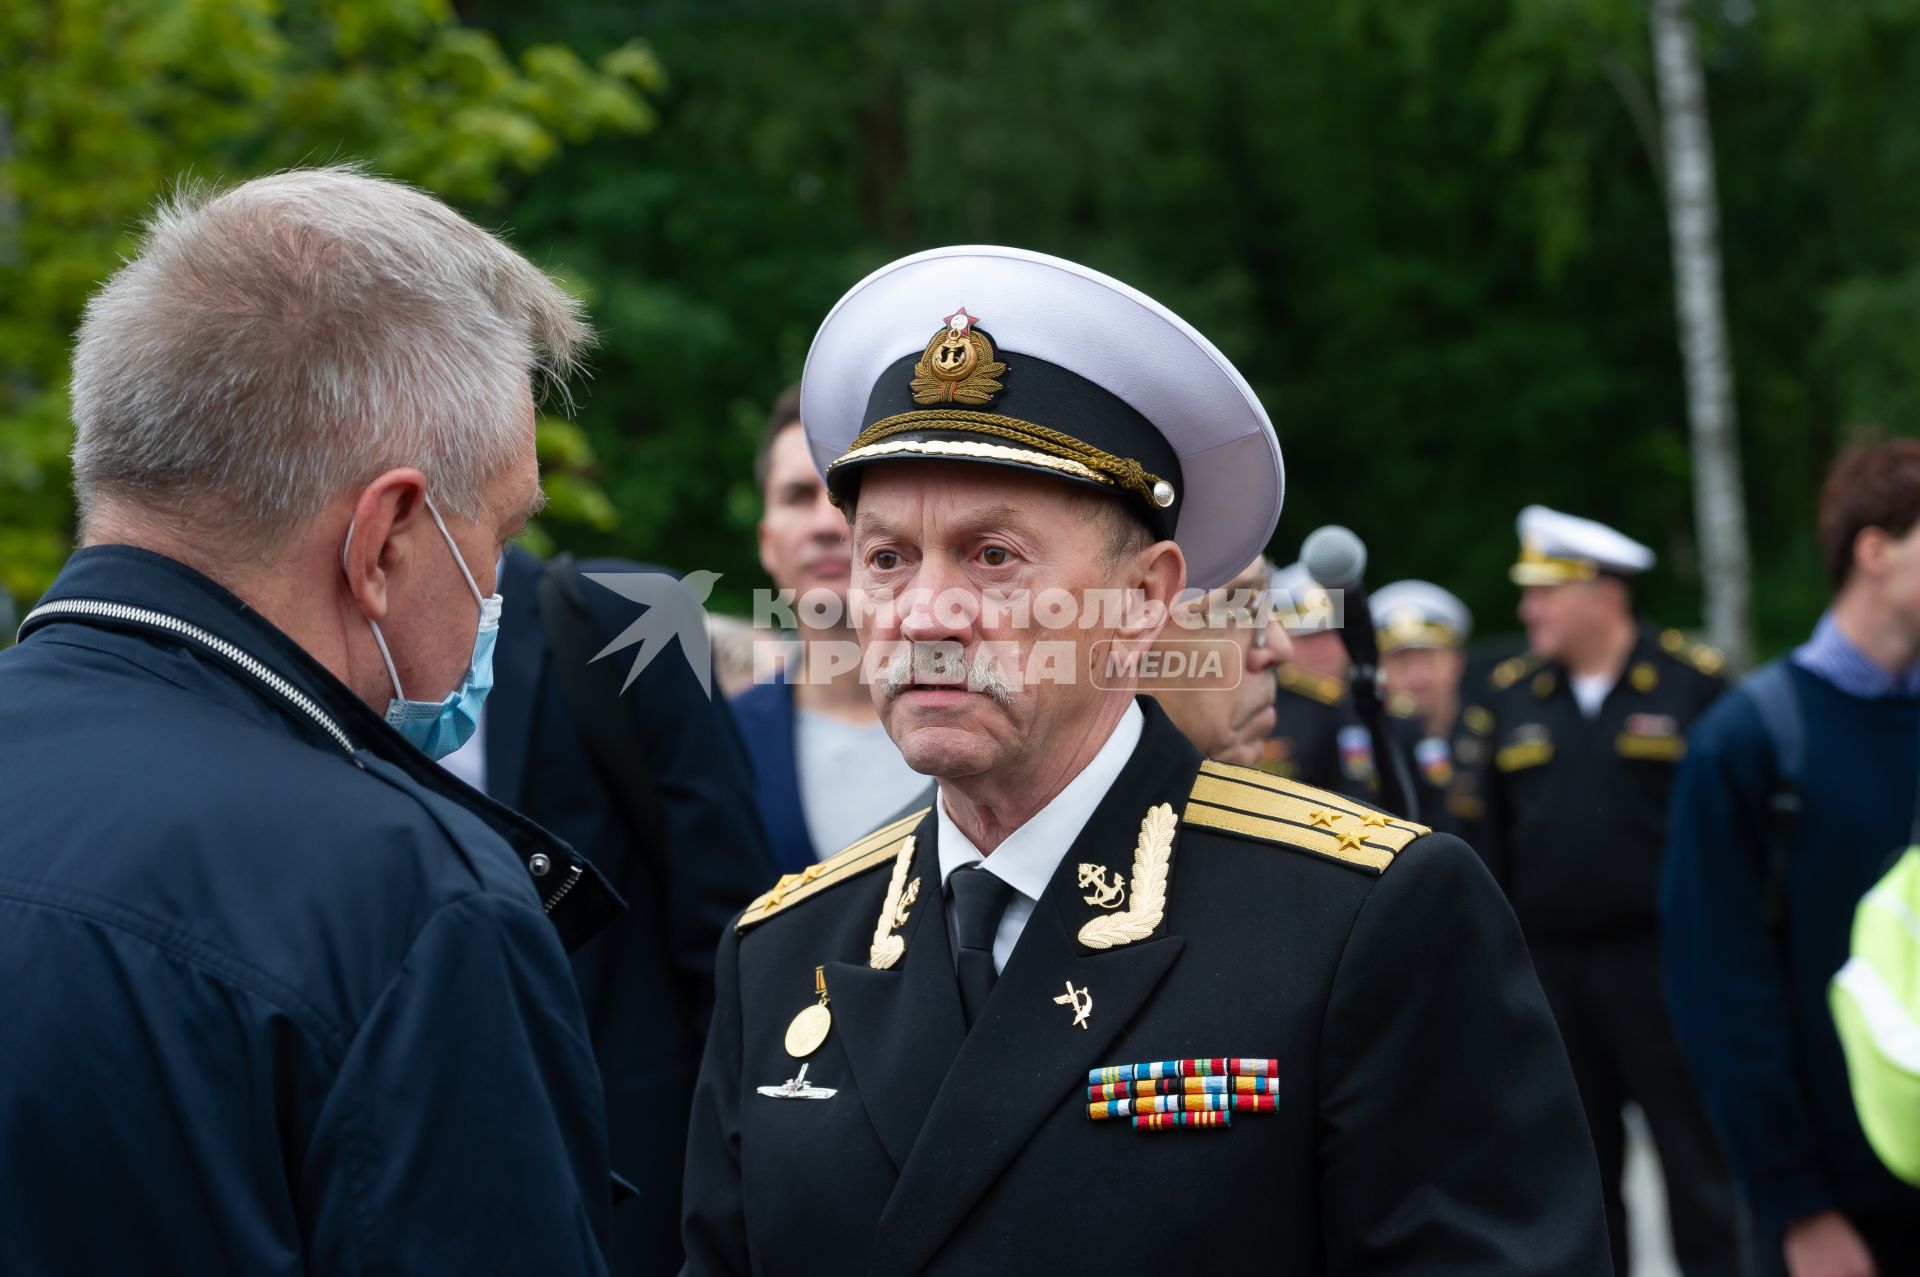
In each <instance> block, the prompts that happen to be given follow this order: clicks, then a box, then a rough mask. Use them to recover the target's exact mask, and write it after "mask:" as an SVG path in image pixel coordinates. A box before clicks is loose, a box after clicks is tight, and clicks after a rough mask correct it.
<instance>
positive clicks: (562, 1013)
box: [0, 547, 616, 1277]
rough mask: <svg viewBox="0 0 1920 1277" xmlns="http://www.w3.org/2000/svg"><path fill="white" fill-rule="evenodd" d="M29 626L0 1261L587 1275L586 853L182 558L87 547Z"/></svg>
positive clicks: (4, 917) (601, 892)
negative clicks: (506, 800)
mask: <svg viewBox="0 0 1920 1277" xmlns="http://www.w3.org/2000/svg"><path fill="white" fill-rule="evenodd" d="M81 600H91V601H99V602H103V603H105V604H106V605H108V606H107V607H93V608H92V609H91V610H93V611H96V612H110V613H111V615H105V616H96V617H80V616H78V615H76V613H77V612H78V611H79V610H80V609H81V607H82V605H81V604H80V603H79V602H78V601H81ZM49 605H52V606H51V607H50V606H49ZM162 618H174V619H172V620H167V619H162ZM24 633H25V636H24V639H23V641H22V642H21V643H20V645H19V646H18V647H16V648H13V649H11V650H9V651H7V652H5V653H0V812H4V813H5V819H4V822H0V972H4V973H5V977H6V978H5V979H4V980H3V981H0V1184H4V1185H5V1191H4V1192H0V1268H4V1269H5V1270H6V1271H7V1272H9V1273H11V1272H20V1273H135V1272H137V1273H144V1274H168V1273H180V1274H191V1275H192V1277H204V1275H205V1274H209V1273H247V1274H249V1275H250V1277H262V1275H266V1274H282V1273H304V1272H326V1273H383V1274H385V1273H408V1274H413V1273H423V1274H437V1273H460V1274H465V1273H480V1272H503V1273H535V1272H537V1273H542V1274H548V1273H555V1274H558V1273H566V1274H573V1273H597V1272H602V1271H604V1270H605V1265H604V1262H603V1259H602V1248H603V1245H604V1241H605V1237H606V1234H607V1232H608V1227H609V1223H608V1221H609V1204H610V1191H609V1179H608V1175H609V1168H608V1158H607V1149H606V1136H605V1131H604V1115H603V1110H602V1101H601V1092H600V1083H599V1077H598V1075H597V1073H596V1071H595V1068H594V1061H593V1055H592V1051H591V1049H590V1046H589V1043H588V1039H587V1028H586V1022H585V1019H584V1017H583V1016H582V1014H581V1009H580V1001H579V996H578V994H577V993H576V992H575V989H574V983H573V979H572V976H571V972H570V971H569V969H568V966H567V960H566V954H565V951H564V949H563V947H562V937H561V935H559V934H556V926H555V923H558V924H559V925H560V926H561V927H562V928H563V929H564V930H566V931H569V932H571V933H572V934H573V936H574V938H576V939H578V938H584V936H585V935H586V934H589V933H590V932H591V931H592V930H594V929H596V928H597V926H598V925H599V924H600V923H602V922H604V921H605V919H606V918H607V917H608V916H610V914H611V913H612V912H613V911H614V909H615V907H616V905H615V902H614V900H613V897H612V895H611V893H610V892H608V891H607V889H606V888H605V886H604V884H603V883H602V882H601V881H600V879H599V878H598V876H597V875H595V874H594V873H593V872H592V871H591V870H590V869H588V868H587V867H586V866H585V865H584V862H581V861H579V860H578V859H577V858H575V857H574V856H573V854H572V853H571V852H570V851H569V850H568V849H567V848H566V847H564V846H563V845H561V844H559V843H558V842H555V841H554V840H553V839H551V838H549V837H547V836H546V835H544V834H542V833H540V831H538V830H537V829H535V828H533V827H532V826H531V825H529V824H528V823H527V822H525V821H524V820H521V819H520V818H518V817H516V816H515V815H513V814H512V813H511V812H508V811H505V810H504V809H501V808H498V807H496V806H494V805H493V804H490V803H488V802H486V800H484V799H482V798H480V797H478V796H477V795H474V794H473V793H472V791H470V790H468V789H467V788H466V787H465V786H462V785H460V784H458V782H456V781H454V780H453V779H452V778H451V777H447V776H445V775H443V774H442V773H441V772H440V770H439V769H438V768H437V767H434V766H433V765H432V764H431V763H430V762H429V761H428V760H427V759H426V757H425V756H424V755H422V754H420V753H419V752H418V751H416V750H414V749H413V748H412V747H411V746H409V745H407V744H406V742H405V741H403V740H402V739H401V738H400V737H399V736H398V735H397V734H395V733H394V732H392V731H391V730H390V729H389V728H388V727H387V726H386V725H385V723H384V722H382V721H381V719H380V717H379V716H378V715H377V714H375V713H373V712H372V711H371V710H370V709H368V708H367V707H366V706H365V705H364V704H362V703H361V702H360V701H359V700H358V699H357V698H356V697H355V696H354V695H353V694H352V693H351V692H350V691H349V690H348V689H347V688H346V687H344V686H343V685H342V684H340V683H339V682H338V681H337V680H335V679H334V678H333V677H332V676H331V675H330V674H328V673H327V671H326V670H325V669H323V668H322V667H321V666H320V665H319V664H318V663H316V662H314V661H313V660H312V659H311V658H309V657H308V656H307V655H306V654H305V653H304V652H303V651H301V650H300V649H299V648H298V647H297V646H295V645H294V644H293V643H292V642H291V641H290V640H288V639H287V638H286V637H285V636H283V635H282V634H280V633H279V632H278V631H277V630H275V629H274V628H273V627H272V626H270V625H269V624H268V623H267V622H266V621H264V620H263V619H262V618H261V617H260V616H259V615H258V614H256V613H253V612H251V611H250V610H248V609H247V608H246V607H245V605H243V604H242V603H241V602H240V601H239V600H238V599H236V598H234V597H233V596H232V595H230V594H228V593H227V592H226V591H224V590H222V589H221V588H219V587H218V586H216V585H214V584H213V583H212V582H210V581H208V580H206V579H205V578H204V577H201V576H199V575H198V574H196V573H194V572H192V571H190V570H188V569H187V568H185V567H182V566H181V565H180V564H178V563H175V562H172V561H170V560H168V559H164V558H161V557H160V556H158V555H153V554H149V553H146V552H144V551H139V550H133V549H128V548H125V547H104V548H96V549H88V550H82V551H80V552H79V553H77V554H76V555H74V557H73V559H72V560H71V561H70V562H69V563H68V565H67V567H66V569H65V571H63V572H62V573H61V575H60V578H59V580H58V581H57V582H56V583H55V585H54V587H53V589H52V590H51V591H50V592H49V593H48V595H47V596H46V598H45V599H44V600H43V601H42V608H41V610H39V611H37V612H36V613H35V614H34V615H32V616H30V618H29V620H28V622H27V624H26V626H25V632H24ZM542 858H544V859H542ZM530 870H539V871H541V872H540V874H539V877H538V878H536V877H535V876H533V874H532V873H531V872H530ZM563 886H564V887H565V890H564V892H563V891H562V887H563ZM544 904H552V905H553V911H552V914H551V920H550V916H543V912H542V910H543V905H544Z"/></svg>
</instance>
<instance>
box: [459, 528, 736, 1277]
mask: <svg viewBox="0 0 1920 1277" xmlns="http://www.w3.org/2000/svg"><path fill="white" fill-rule="evenodd" d="M579 566H580V568H581V570H583V571H592V572H633V571H643V570H656V571H657V570H658V569H645V568H643V567H642V565H639V564H635V563H627V562H620V561H614V560H604V561H596V562H587V563H583V564H580V565H579ZM544 568H545V565H544V564H542V563H541V561H540V560H539V559H537V558H535V557H534V556H533V555H531V554H529V553H527V552H526V551H525V550H522V549H519V548H517V547H516V548H513V549H510V550H508V551H507V560H506V568H505V570H504V571H503V572H502V574H501V581H500V594H501V597H502V604H501V606H502V616H501V619H500V638H499V642H498V645H497V647H496V648H495V650H494V658H493V666H494V690H493V694H492V695H491V696H490V697H489V698H488V700H487V729H486V739H485V748H486V759H487V790H488V793H489V794H491V795H492V797H494V798H495V799H497V800H498V801H500V802H503V803H506V804H508V805H509V806H511V807H513V808H515V809H516V810H518V811H521V812H523V813H525V814H526V815H527V816H528V817H530V818H531V819H533V820H535V821H537V822H539V824H540V825H541V826H542V827H544V828H547V829H551V830H552V831H553V832H554V833H555V834H557V835H559V836H560V837H562V838H564V839H566V840H567V842H568V843H569V844H571V845H572V846H574V847H576V848H578V849H579V850H580V851H581V852H582V853H584V854H585V855H586V856H587V857H588V858H589V859H590V860H591V861H592V862H593V864H594V865H595V866H596V867H597V868H599V869H600V870H601V871H602V872H603V873H605V874H606V876H607V877H608V879H610V880H611V881H612V883H613V884H614V886H615V888H616V889H617V890H618V891H619V892H620V894H621V895H622V896H624V897H625V898H626V900H627V902H628V906H629V907H628V910H627V912H626V914H625V915H624V916H623V917H621V918H620V919H619V920H618V921H616V922H615V923H613V925H611V926H609V927H607V928H606V929H605V930H604V931H602V932H601V933H600V934H599V935H597V936H595V937H594V938H593V940H592V941H591V942H589V943H588V944H586V945H585V946H584V947H582V948H581V949H579V950H578V951H577V952H576V953H575V954H574V955H573V969H574V975H575V977H576V978H577V979H578V981H579V986H580V997H581V1001H582V1002H583V1003H584V1005H585V1007H586V1012H587V1023H588V1025H589V1027H590V1028H591V1030H592V1034H593V1048H594V1054H595V1056H596V1057H597V1058H598V1060H599V1062H600V1071H601V1076H602V1077H603V1079H604V1082H605V1086H606V1095H607V1120H608V1130H609V1134H610V1137H611V1139H612V1148H613V1166H614V1170H615V1171H617V1172H618V1173H619V1174H620V1175H621V1176H622V1177H623V1178H624V1179H626V1180H628V1181H630V1182H631V1184H632V1185H633V1187H634V1188H636V1189H637V1190H638V1192H639V1196H638V1198H637V1199H636V1200H633V1201H628V1202H624V1203H623V1204H622V1205H621V1206H620V1207H619V1208H618V1209H616V1210H615V1211H614V1213H613V1230H614V1232H613V1247H612V1257H613V1264H614V1270H615V1271H616V1272H619V1273H621V1274H623V1275H625V1277H633V1275H634V1274H644V1273H656V1272H658V1273H666V1272H672V1271H674V1270H675V1269H676V1268H678V1267H679V1263H680V1179H681V1169H682V1165H683V1163H684V1162H685V1159H686V1147H687V1106H688V1104H689V1102H690V1100H691V1097H692V1094H693V1082H694V1076H695V1074H696V1073H697V1072H698V1070H699V1067H700V1051H701V1047H702V1045H703V1044H704V1043H705V1041H706V1035H707V1021H708V1019H709V1018H710V1017H711V1016H712V1014H713V963H714V954H715V952H716V950H717V948H718V946H719V943H720V933H721V931H722V930H724V929H725V927H726V925H727V920H728V919H729V918H731V917H732V916H733V915H734V914H736V913H738V912H739V911H740V909H741V908H742V906H744V905H745V904H746V903H747V902H748V901H749V900H751V899H752V898H753V896H754V895H755V894H756V893H757V892H760V891H762V890H764V889H765V888H766V886H767V884H768V883H770V882H771V881H772V880H773V877H774V872H773V867H772V865H771V863H770V862H769V861H768V859H767V852H766V845H765V840H764V838H763V837H762V835H761V832H760V826H759V823H758V822H757V821H756V820H755V819H754V813H753V797H752V790H751V788H750V785H751V781H750V779H749V776H748V772H747V761H746V757H745V755H744V753H743V752H742V750H741V747H740V740H739V737H738V735H737V734H736V732H735V731H734V725H733V720H732V719H731V718H730V717H729V716H728V714H727V712H726V709H725V708H724V707H723V706H722V705H721V704H720V703H719V702H718V700H717V699H716V700H709V699H708V697H707V695H706V693H705V692H703V691H702V690H701V687H700V683H699V680H698V679H697V678H696V677H695V676H694V673H693V671H692V669H691V668H690V667H689V666H688V664H687V662H686V660H685V659H683V657H682V655H681V653H680V650H679V646H678V644H674V645H673V646H672V647H671V648H670V650H667V651H663V652H661V653H660V654H659V656H658V657H657V658H656V659H654V660H651V661H649V662H648V663H647V664H646V667H645V668H644V669H643V670H642V671H641V672H640V674H639V676H638V677H637V678H635V679H634V682H633V685H632V686H631V687H630V688H628V689H627V690H626V691H625V692H624V693H622V694H621V696H620V706H621V709H622V710H623V711H624V712H625V713H627V714H629V715H631V716H632V722H633V726H634V734H635V736H636V737H637V738H638V739H639V741H640V742H641V744H642V746H643V747H644V749H645V751H646V768H647V773H648V774H647V779H646V783H647V784H648V785H650V786H651V788H652V791H653V798H654V800H655V801H654V803H653V804H652V805H653V808H654V810H655V812H657V815H658V827H656V828H653V829H648V830H635V829H633V828H632V827H631V824H632V822H631V821H630V820H629V818H628V816H627V814H626V812H625V811H624V810H623V807H622V804H620V803H619V802H618V801H616V798H615V795H614V794H613V792H612V785H613V784H614V783H616V782H614V781H613V780H612V779H611V778H609V777H608V776H606V775H605V774H604V772H603V770H602V768H601V767H600V766H599V765H597V764H596V763H595V761H594V758H593V756H592V755H591V754H590V753H589V751H588V749H587V746H586V744H585V742H584V741H583V739H582V737H581V734H580V728H579V725H578V724H577V723H576V722H575V719H574V716H573V711H572V710H571V709H570V708H569V706H568V704H567V699H566V696H565V694H564V693H563V691H562V690H561V688H560V685H559V681H558V679H557V678H556V676H555V674H554V671H553V668H552V663H553V659H554V658H553V653H552V652H551V651H550V649H549V647H548V644H547V638H546V630H545V627H544V625H543V619H542V616H541V611H540V576H541V573H542V571H543V570H544ZM579 597H580V599H581V600H582V602H584V603H585V604H586V606H587V609H588V611H589V614H590V615H591V618H592V621H593V628H594V629H595V630H596V631H597V632H598V634H599V636H600V637H601V640H602V642H601V643H598V644H596V645H595V646H596V650H597V649H598V647H600V646H602V645H604V643H605V642H606V641H608V640H611V639H613V638H614V637H615V636H616V635H618V634H619V633H620V632H621V631H622V630H623V629H624V628H626V626H627V625H628V624H630V623H631V622H632V621H633V620H634V619H635V617H636V615H638V614H639V609H638V605H637V604H634V603H632V602H630V601H629V600H627V599H624V598H622V597H621V596H620V595H618V594H615V593H613V592H612V591H611V590H608V589H605V588H603V587H601V586H599V585H597V584H594V583H592V582H582V583H580V589H579ZM632 655H633V653H632V649H628V650H627V651H625V652H616V653H614V654H613V655H611V656H609V657H608V658H607V660H608V661H610V662H613V663H616V664H619V665H621V666H622V667H623V669H624V666H625V664H626V663H627V662H628V661H629V660H630V659H631V658H632Z"/></svg>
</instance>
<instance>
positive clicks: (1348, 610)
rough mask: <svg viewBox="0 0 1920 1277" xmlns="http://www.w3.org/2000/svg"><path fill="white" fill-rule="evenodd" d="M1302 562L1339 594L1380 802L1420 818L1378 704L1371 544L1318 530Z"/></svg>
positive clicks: (1333, 526)
mask: <svg viewBox="0 0 1920 1277" xmlns="http://www.w3.org/2000/svg"><path fill="white" fill-rule="evenodd" d="M1300 563H1301V565H1302V566H1303V567H1305V568H1306V569H1307V575H1308V576H1310V577H1312V578H1313V579H1314V580H1315V581H1316V582H1317V583H1318V584H1319V586H1320V588H1321V589H1323V590H1338V591H1340V595H1341V617H1340V620H1341V626H1340V641H1341V643H1343V644H1344V645H1345V646H1346V649H1347V655H1348V656H1350V657H1352V658H1353V669H1352V671H1351V672H1350V673H1349V674H1348V676H1347V677H1348V683H1349V685H1350V686H1351V688H1352V690H1353V708H1354V711H1355V712H1356V713H1357V714H1358V715H1359V716H1360V721H1361V722H1362V723H1364V724H1365V725H1366V728H1367V735H1368V736H1370V737H1372V738H1373V756H1374V757H1375V758H1376V759H1378V760H1380V767H1381V782H1382V788H1381V795H1380V796H1381V802H1382V804H1383V805H1384V806H1385V807H1386V808H1387V810H1389V811H1396V812H1399V813H1400V814H1401V815H1403V816H1405V817H1406V818H1407V819H1408V820H1416V821H1417V820H1419V819H1420V799H1419V796H1418V795H1417V794H1416V793H1415V792H1414V788H1413V775H1412V773H1411V772H1410V771H1409V770H1408V768H1407V760H1406V759H1405V758H1404V757H1403V756H1402V754H1401V751H1400V750H1399V749H1398V748H1397V747H1396V746H1395V745H1394V742H1393V737H1392V735H1391V734H1390V733H1389V732H1388V731H1387V722H1386V713H1385V707H1384V706H1383V705H1382V704H1381V701H1380V639H1379V636H1378V635H1376V634H1375V633H1374V632H1373V609H1372V608H1371V607H1369V606H1367V592H1366V587H1365V586H1364V585H1363V584H1362V581H1363V580H1364V578H1365V577H1366V573H1367V545H1366V542H1364V541H1362V540H1361V539H1360V538H1359V537H1357V536H1355V535H1354V534H1353V532H1352V530H1351V529H1349V528H1343V527H1341V526H1340V525H1339V524H1337V523H1330V524H1328V525H1327V526H1326V527H1324V528H1315V529H1314V530H1313V532H1312V533H1310V534H1309V535H1308V536H1307V539H1306V540H1305V541H1304V542H1303V543H1301V546H1300Z"/></svg>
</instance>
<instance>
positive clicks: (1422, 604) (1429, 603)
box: [1367, 581, 1473, 654]
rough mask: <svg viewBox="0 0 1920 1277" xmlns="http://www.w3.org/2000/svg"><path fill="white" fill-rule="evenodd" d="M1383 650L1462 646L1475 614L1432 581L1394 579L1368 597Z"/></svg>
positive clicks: (1471, 630) (1469, 632)
mask: <svg viewBox="0 0 1920 1277" xmlns="http://www.w3.org/2000/svg"><path fill="white" fill-rule="evenodd" d="M1367 603H1368V605H1369V606H1370V607H1371V608H1372V610H1373V628H1374V631H1375V632H1376V633H1377V634H1378V635H1379V636H1380V651H1381V653H1382V654H1385V653H1387V652H1397V651H1400V650H1401V649H1402V648H1411V647H1459V646H1460V645H1461V644H1463V643H1465V642H1466V641H1467V638H1468V636H1469V635H1471V634H1472V633H1473V614H1472V613H1471V612H1469V611H1467V605H1466V604H1465V603H1462V602H1461V601H1460V600H1459V599H1458V598H1456V597H1455V596H1454V595H1453V593H1452V592H1450V591H1448V590H1443V589H1441V588H1440V587H1439V586H1437V585H1435V584H1434V583H1433V582H1431V581H1395V582H1393V584H1391V585H1383V586H1381V587H1380V588H1379V589H1377V590H1375V591H1374V592H1373V593H1372V594H1370V595H1368V596H1367Z"/></svg>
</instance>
